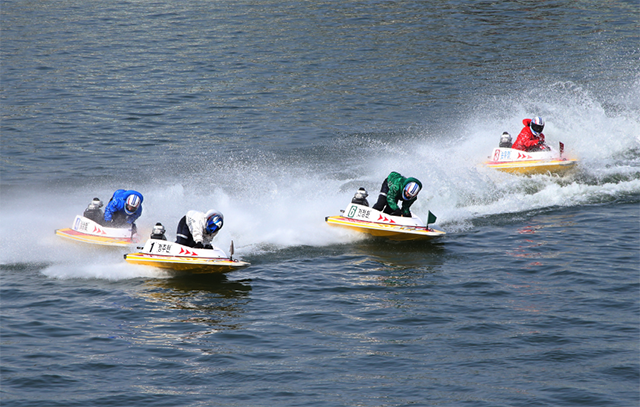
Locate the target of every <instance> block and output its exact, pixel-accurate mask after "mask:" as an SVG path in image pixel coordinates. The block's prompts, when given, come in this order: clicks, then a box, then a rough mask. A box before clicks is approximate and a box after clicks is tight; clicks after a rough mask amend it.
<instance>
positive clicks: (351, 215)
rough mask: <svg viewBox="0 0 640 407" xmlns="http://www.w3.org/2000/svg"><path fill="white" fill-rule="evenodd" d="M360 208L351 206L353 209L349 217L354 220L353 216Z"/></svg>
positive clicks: (350, 210)
mask: <svg viewBox="0 0 640 407" xmlns="http://www.w3.org/2000/svg"><path fill="white" fill-rule="evenodd" d="M357 209H358V208H357V207H356V206H355V205H351V208H350V209H349V214H348V215H347V216H348V217H350V218H353V216H354V215H355V214H356V210H357Z"/></svg>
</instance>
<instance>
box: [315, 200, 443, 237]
mask: <svg viewBox="0 0 640 407" xmlns="http://www.w3.org/2000/svg"><path fill="white" fill-rule="evenodd" d="M341 212H342V213H343V215H340V216H327V217H326V218H325V221H326V222H327V223H328V224H329V225H332V226H341V227H345V228H348V229H352V230H355V231H357V232H361V233H367V234H370V235H373V236H380V237H386V238H389V239H391V240H418V239H433V238H436V237H441V236H444V235H445V232H443V231H441V230H436V229H433V228H430V227H429V225H428V224H426V225H425V223H424V222H423V221H422V219H420V218H419V217H417V216H416V215H412V216H411V217H410V218H409V217H403V216H392V215H389V214H386V213H384V212H380V211H377V210H375V209H373V208H371V207H369V206H366V205H361V204H357V203H350V204H349V205H348V206H347V208H346V209H345V210H344V211H341ZM435 220H436V217H435V216H434V215H433V214H432V213H431V212H429V223H432V222H435Z"/></svg>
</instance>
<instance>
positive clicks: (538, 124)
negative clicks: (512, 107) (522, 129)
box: [529, 116, 544, 136]
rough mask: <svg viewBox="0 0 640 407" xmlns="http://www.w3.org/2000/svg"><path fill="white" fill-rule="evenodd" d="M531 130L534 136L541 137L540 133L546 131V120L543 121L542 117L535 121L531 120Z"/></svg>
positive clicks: (536, 118)
mask: <svg viewBox="0 0 640 407" xmlns="http://www.w3.org/2000/svg"><path fill="white" fill-rule="evenodd" d="M529 128H530V129H531V132H532V133H533V134H534V135H536V136H539V135H540V133H542V130H543V129H544V120H542V117H540V116H536V117H534V118H533V119H531V123H529Z"/></svg>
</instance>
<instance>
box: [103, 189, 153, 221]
mask: <svg viewBox="0 0 640 407" xmlns="http://www.w3.org/2000/svg"><path fill="white" fill-rule="evenodd" d="M143 199H144V198H143V197H142V194H141V193H140V192H138V191H134V190H124V189H118V190H117V191H116V192H114V193H113V196H112V197H111V199H110V200H109V203H108V204H107V206H106V207H105V209H104V222H105V225H107V226H112V227H125V226H127V224H130V225H132V226H133V227H134V228H135V226H136V225H135V221H136V219H138V218H139V217H140V215H142V200H143Z"/></svg>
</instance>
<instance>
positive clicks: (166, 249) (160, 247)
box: [149, 242, 171, 254]
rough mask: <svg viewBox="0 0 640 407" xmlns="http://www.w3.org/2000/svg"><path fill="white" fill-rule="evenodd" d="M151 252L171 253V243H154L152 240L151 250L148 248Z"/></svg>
mask: <svg viewBox="0 0 640 407" xmlns="http://www.w3.org/2000/svg"><path fill="white" fill-rule="evenodd" d="M149 251H150V252H151V253H154V252H155V253H158V254H170V253H171V244H168V243H156V242H153V243H151V250H149Z"/></svg>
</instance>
